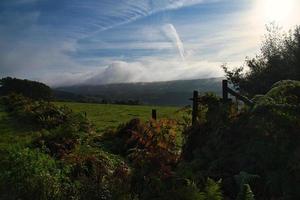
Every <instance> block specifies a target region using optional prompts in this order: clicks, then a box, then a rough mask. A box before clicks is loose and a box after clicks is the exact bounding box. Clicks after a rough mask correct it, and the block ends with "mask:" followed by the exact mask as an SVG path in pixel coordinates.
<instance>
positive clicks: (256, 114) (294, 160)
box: [183, 81, 300, 199]
mask: <svg viewBox="0 0 300 200" xmlns="http://www.w3.org/2000/svg"><path fill="white" fill-rule="evenodd" d="M299 98H300V94H299V83H298V82H294V81H282V82H280V83H276V84H275V85H274V86H273V87H272V89H271V90H270V91H269V92H267V93H266V95H263V96H260V97H256V99H255V105H254V107H253V108H252V109H249V110H243V111H242V112H236V111H233V110H234V109H232V107H231V106H220V104H218V103H216V104H215V106H214V107H211V108H210V107H209V106H208V105H207V104H204V105H201V106H202V107H206V108H207V109H206V110H205V113H206V114H205V115H204V116H205V118H204V119H205V120H202V121H201V122H202V123H199V124H197V125H195V126H194V127H192V128H191V129H190V130H189V131H188V133H187V142H186V144H185V147H184V154H183V158H184V160H185V161H186V163H185V164H184V168H186V169H187V170H191V172H188V173H186V171H187V170H185V173H186V174H188V175H189V176H192V177H194V178H195V180H196V181H197V183H200V184H203V180H204V179H205V177H212V178H214V179H218V178H222V180H223V186H224V187H223V188H224V194H225V196H228V197H229V198H231V199H233V198H235V197H236V196H237V194H238V192H239V191H242V192H241V194H240V196H243V195H244V197H245V195H246V194H247V195H248V197H247V198H250V199H251V198H252V197H251V194H250V193H251V192H252V190H250V188H248V186H245V185H246V184H248V183H245V184H242V186H237V184H236V183H235V181H234V176H235V175H236V174H239V173H240V172H241V171H245V172H248V173H250V174H256V175H258V176H260V177H261V178H260V179H259V180H257V182H256V183H255V184H253V185H251V188H252V189H253V191H254V193H255V194H256V196H257V197H259V198H262V199H272V198H273V199H289V198H293V199H298V198H299V197H300V193H299V190H298V189H297V187H296V185H297V184H296V183H298V182H299V181H300V174H299V167H298V166H299V162H298V160H299V159H298V154H299V145H300V135H299V130H300V121H299V120H300V112H299V103H298V102H299ZM226 110H227V111H226ZM200 111H201V109H200ZM222 116H223V117H222ZM188 178H189V177H188ZM247 195H246V196H247ZM241 198H242V197H241Z"/></svg>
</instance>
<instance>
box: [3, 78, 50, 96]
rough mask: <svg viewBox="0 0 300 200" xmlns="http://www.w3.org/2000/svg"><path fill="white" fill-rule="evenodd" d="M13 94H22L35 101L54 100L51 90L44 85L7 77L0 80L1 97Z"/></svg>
mask: <svg viewBox="0 0 300 200" xmlns="http://www.w3.org/2000/svg"><path fill="white" fill-rule="evenodd" d="M11 93H17V94H21V95H23V96H25V97H28V98H32V99H35V100H50V99H51V98H52V91H51V88H50V87H49V86H47V85H45V84H44V83H40V82H36V81H30V80H26V79H25V80H22V79H17V78H11V77H6V78H2V79H0V95H1V96H5V95H9V94H11Z"/></svg>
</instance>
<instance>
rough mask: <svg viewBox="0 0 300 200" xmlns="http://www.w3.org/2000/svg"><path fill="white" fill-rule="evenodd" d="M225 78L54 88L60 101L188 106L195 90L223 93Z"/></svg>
mask: <svg viewBox="0 0 300 200" xmlns="http://www.w3.org/2000/svg"><path fill="white" fill-rule="evenodd" d="M222 79H223V78H221V77H219V78H209V79H194V80H175V81H165V82H147V83H144V82H138V83H118V84H105V85H74V86H68V87H58V88H54V91H55V92H54V94H55V96H56V98H57V99H66V98H68V97H69V98H70V99H74V100H76V98H81V99H82V98H84V97H85V98H89V99H90V100H92V101H95V102H101V101H109V102H116V101H129V100H135V101H137V100H138V101H139V102H140V103H141V104H149V105H180V106H182V105H187V104H190V103H191V101H190V100H189V98H191V97H192V92H193V90H198V91H199V92H200V93H204V92H214V93H216V94H218V95H220V94H221V91H222V89H221V81H222Z"/></svg>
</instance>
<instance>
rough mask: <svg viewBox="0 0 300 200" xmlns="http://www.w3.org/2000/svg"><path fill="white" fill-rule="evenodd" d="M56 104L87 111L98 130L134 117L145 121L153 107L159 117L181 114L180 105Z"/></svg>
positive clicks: (114, 125) (76, 110) (174, 116)
mask: <svg viewBox="0 0 300 200" xmlns="http://www.w3.org/2000/svg"><path fill="white" fill-rule="evenodd" d="M55 104H56V105H59V106H63V105H66V106H68V107H69V108H71V109H72V110H73V111H74V112H81V113H84V112H86V114H87V118H88V119H89V120H90V121H91V122H92V123H93V124H94V125H95V126H96V129H97V131H99V132H101V131H104V130H107V129H113V128H116V127H118V126H119V125H120V124H122V123H126V122H128V121H129V120H131V119H133V118H139V119H142V120H144V121H146V120H149V119H150V118H151V112H152V109H156V111H157V118H158V119H161V118H169V119H178V118H180V116H181V113H180V112H179V110H180V107H166V106H141V105H113V104H93V103H74V102H55Z"/></svg>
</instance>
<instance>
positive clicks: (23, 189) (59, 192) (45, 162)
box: [0, 148, 69, 200]
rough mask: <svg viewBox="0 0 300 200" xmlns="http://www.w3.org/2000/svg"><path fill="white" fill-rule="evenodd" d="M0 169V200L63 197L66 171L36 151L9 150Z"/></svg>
mask: <svg viewBox="0 0 300 200" xmlns="http://www.w3.org/2000/svg"><path fill="white" fill-rule="evenodd" d="M0 170H1V173H0V191H1V192H0V198H1V199H7V200H9V199H12V200H13V199H25V200H26V199H28V200H35V199H36V200H43V199H45V200H46V199H62V198H64V197H65V196H66V194H67V190H68V183H69V179H68V178H67V176H66V175H67V169H65V168H62V169H61V168H59V167H58V164H57V163H56V162H55V161H54V160H53V159H52V158H50V157H49V156H47V155H45V154H43V153H40V152H39V151H37V150H30V149H28V148H26V149H16V148H13V149H10V150H9V152H7V156H6V157H5V159H3V160H1V168H0Z"/></svg>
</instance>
